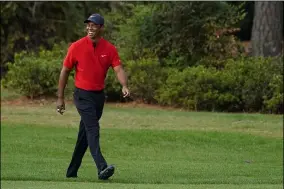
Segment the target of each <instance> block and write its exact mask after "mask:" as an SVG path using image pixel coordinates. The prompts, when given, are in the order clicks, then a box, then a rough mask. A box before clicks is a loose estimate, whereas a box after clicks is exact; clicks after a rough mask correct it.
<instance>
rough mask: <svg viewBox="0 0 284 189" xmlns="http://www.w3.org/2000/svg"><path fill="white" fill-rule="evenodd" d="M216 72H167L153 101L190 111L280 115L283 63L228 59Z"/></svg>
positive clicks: (192, 69)
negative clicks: (258, 112) (259, 112)
mask: <svg viewBox="0 0 284 189" xmlns="http://www.w3.org/2000/svg"><path fill="white" fill-rule="evenodd" d="M224 65H225V68H224V69H222V70H218V69H215V68H206V67H204V66H196V67H190V68H186V69H184V70H178V69H176V68H170V69H168V77H167V79H166V80H165V82H164V83H163V84H162V85H161V86H159V89H158V92H157V94H156V97H155V98H156V99H157V100H158V102H159V103H160V104H161V105H169V106H177V107H183V108H186V109H190V110H206V111H246V112H257V111H262V112H273V113H279V112H283V98H282V97H283V68H282V67H283V63H282V62H281V61H274V60H273V59H269V58H252V57H251V58H245V57H242V58H239V59H236V60H234V59H229V60H227V61H226V62H225V64H224Z"/></svg>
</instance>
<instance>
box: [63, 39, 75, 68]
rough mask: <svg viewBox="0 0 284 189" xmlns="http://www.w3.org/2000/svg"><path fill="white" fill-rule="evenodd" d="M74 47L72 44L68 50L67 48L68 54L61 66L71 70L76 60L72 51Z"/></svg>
mask: <svg viewBox="0 0 284 189" xmlns="http://www.w3.org/2000/svg"><path fill="white" fill-rule="evenodd" d="M74 49H75V48H74V45H73V44H72V45H71V46H70V47H69V48H68V52H67V55H66V57H65V59H64V61H63V65H64V66H65V67H67V68H69V69H73V67H74V65H75V63H76V59H75V50H74Z"/></svg>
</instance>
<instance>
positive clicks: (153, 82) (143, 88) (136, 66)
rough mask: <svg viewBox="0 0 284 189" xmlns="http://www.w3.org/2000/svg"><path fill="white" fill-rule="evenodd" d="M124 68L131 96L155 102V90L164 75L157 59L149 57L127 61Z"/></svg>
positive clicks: (137, 99) (146, 101)
mask: <svg viewBox="0 0 284 189" xmlns="http://www.w3.org/2000/svg"><path fill="white" fill-rule="evenodd" d="M126 68H127V69H126V70H127V72H128V73H129V87H130V89H131V93H132V98H133V99H134V100H136V101H140V102H144V103H156V102H157V101H156V99H155V96H156V91H157V89H158V88H159V86H160V85H161V84H162V83H163V78H165V77H166V74H165V72H164V69H163V68H162V67H161V66H160V64H159V61H158V59H157V58H155V57H149V58H141V59H139V60H137V61H129V62H127V67H126Z"/></svg>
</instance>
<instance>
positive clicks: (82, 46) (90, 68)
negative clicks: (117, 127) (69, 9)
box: [57, 14, 130, 180]
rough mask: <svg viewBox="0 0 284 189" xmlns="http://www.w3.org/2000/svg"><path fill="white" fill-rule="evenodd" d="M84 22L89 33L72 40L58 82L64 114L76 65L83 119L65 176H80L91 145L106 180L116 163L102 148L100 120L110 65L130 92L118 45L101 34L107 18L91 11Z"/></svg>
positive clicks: (77, 100) (100, 175) (78, 103)
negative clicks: (81, 166)
mask: <svg viewBox="0 0 284 189" xmlns="http://www.w3.org/2000/svg"><path fill="white" fill-rule="evenodd" d="M84 23H86V25H87V26H86V31H87V36H85V37H83V38H81V39H79V40H78V41H76V42H74V43H72V44H71V46H70V47H69V49H68V53H67V56H66V57H65V60H64V62H63V67H62V70H61V73H60V77H59V84H58V100H57V111H58V112H59V113H60V114H63V112H64V110H65V103H64V89H65V86H66V83H67V80H68V76H69V73H70V71H71V70H72V69H73V68H75V91H74V102H75V105H76V108H77V110H78V113H79V114H80V116H81V121H80V127H79V133H78V138H77V143H76V146H75V149H74V152H73V156H72V160H71V162H70V165H69V167H68V169H67V174H66V177H68V178H70V177H77V172H78V169H79V167H80V165H81V162H82V158H83V156H84V154H85V152H86V150H87V147H88V146H89V148H90V152H91V155H92V157H93V159H94V161H95V164H96V167H97V170H98V178H99V179H101V180H106V179H108V178H109V177H111V176H112V175H113V174H114V166H112V165H108V164H107V162H106V160H105V159H104V157H103V155H102V153H101V150H100V143H99V136H100V132H99V131H100V125H99V119H100V118H101V116H102V112H103V107H104V101H105V95H104V80H105V77H106V74H107V71H108V69H109V67H112V68H113V69H114V71H115V73H116V76H117V79H118V80H119V82H120V83H121V85H122V93H123V96H124V97H127V96H129V95H130V93H129V89H128V87H127V77H126V74H125V72H124V69H123V67H122V65H121V62H120V59H119V55H118V53H117V50H116V48H115V46H114V45H112V44H111V43H110V42H108V41H107V40H105V39H104V38H102V37H101V34H102V32H103V27H104V18H103V17H102V16H101V15H99V14H92V15H91V16H90V17H89V18H88V19H87V20H85V21H84Z"/></svg>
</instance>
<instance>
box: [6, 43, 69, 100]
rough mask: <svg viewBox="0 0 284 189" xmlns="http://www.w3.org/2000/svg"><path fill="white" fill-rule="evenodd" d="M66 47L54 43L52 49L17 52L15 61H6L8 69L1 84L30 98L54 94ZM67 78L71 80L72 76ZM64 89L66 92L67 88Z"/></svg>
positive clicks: (62, 44)
mask: <svg viewBox="0 0 284 189" xmlns="http://www.w3.org/2000/svg"><path fill="white" fill-rule="evenodd" d="M66 47H67V45H66V44H64V43H61V44H60V45H55V46H54V48H53V50H52V51H48V50H44V49H41V50H40V52H39V53H34V52H25V51H24V52H21V53H17V54H16V56H15V62H14V63H11V62H9V63H8V68H9V71H8V73H7V75H6V76H5V78H4V79H3V80H2V85H3V86H4V87H6V88H10V89H14V90H17V91H18V92H19V93H20V94H22V95H26V96H28V97H30V98H34V97H37V96H40V95H55V93H56V91H57V84H58V78H59V74H60V70H61V65H62V60H63V59H64V56H65V53H66ZM69 78H70V80H69V82H72V79H73V78H72V76H71V77H69ZM66 91H67V93H68V92H69V89H67V90H66Z"/></svg>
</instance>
